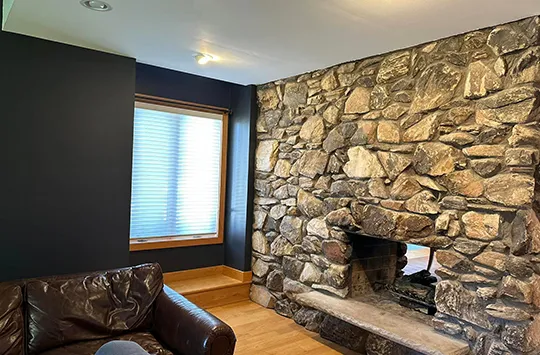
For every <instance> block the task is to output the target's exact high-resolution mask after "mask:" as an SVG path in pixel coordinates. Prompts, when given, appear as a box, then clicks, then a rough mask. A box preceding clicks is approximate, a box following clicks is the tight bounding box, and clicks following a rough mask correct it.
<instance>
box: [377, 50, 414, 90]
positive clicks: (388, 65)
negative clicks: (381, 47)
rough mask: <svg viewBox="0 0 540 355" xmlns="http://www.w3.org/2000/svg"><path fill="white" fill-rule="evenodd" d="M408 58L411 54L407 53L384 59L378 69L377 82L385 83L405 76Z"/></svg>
mask: <svg viewBox="0 0 540 355" xmlns="http://www.w3.org/2000/svg"><path fill="white" fill-rule="evenodd" d="M410 58H411V53H410V52H408V51H406V52H399V53H395V54H392V55H389V56H388V57H386V58H385V60H384V61H383V62H382V63H381V67H380V68H379V74H378V75H377V82H379V83H386V82H389V81H393V80H395V79H397V78H399V77H402V76H403V75H406V74H407V73H408V72H409V62H410Z"/></svg>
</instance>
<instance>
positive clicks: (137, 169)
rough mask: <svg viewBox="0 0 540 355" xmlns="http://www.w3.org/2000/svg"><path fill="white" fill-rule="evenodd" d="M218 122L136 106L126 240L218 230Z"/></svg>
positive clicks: (212, 118)
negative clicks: (128, 237) (128, 223)
mask: <svg viewBox="0 0 540 355" xmlns="http://www.w3.org/2000/svg"><path fill="white" fill-rule="evenodd" d="M221 138H222V116H220V115H217V114H207V113H202V112H195V111H188V110H183V109H176V108H171V107H165V106H158V105H151V104H146V103H136V105H135V120H134V137H133V174H132V188H131V190H132V191H131V225H130V227H131V228H130V230H131V232H130V235H131V238H152V237H164V236H199V235H207V234H215V233H217V229H218V216H219V205H220V179H221V166H220V165H221Z"/></svg>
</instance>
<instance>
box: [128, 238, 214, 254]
mask: <svg viewBox="0 0 540 355" xmlns="http://www.w3.org/2000/svg"><path fill="white" fill-rule="evenodd" d="M213 244H223V236H218V235H205V236H201V237H196V236H182V237H162V238H137V239H131V240H130V241H129V251H142V250H155V249H170V248H182V247H192V246H197V245H213Z"/></svg>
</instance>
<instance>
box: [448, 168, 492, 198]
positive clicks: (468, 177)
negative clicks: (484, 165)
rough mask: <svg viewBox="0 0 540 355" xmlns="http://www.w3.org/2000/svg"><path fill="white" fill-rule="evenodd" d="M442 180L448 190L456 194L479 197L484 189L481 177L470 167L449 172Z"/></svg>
mask: <svg viewBox="0 0 540 355" xmlns="http://www.w3.org/2000/svg"><path fill="white" fill-rule="evenodd" d="M443 181H444V186H445V187H446V188H447V189H448V191H450V192H451V193H453V194H456V195H463V196H466V197H480V196H481V195H482V192H483V191H484V184H483V181H482V178H481V177H480V176H478V175H476V173H474V171H472V170H470V169H467V170H459V171H454V172H451V173H449V174H448V175H446V176H445V177H444V178H443Z"/></svg>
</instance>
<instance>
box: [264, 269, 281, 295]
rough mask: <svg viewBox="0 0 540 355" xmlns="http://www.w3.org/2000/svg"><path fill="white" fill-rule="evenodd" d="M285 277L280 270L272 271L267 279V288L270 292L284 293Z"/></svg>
mask: <svg viewBox="0 0 540 355" xmlns="http://www.w3.org/2000/svg"><path fill="white" fill-rule="evenodd" d="M284 279H285V275H284V274H283V272H281V271H280V270H273V271H271V272H270V273H269V274H268V276H267V277H266V288H268V289H269V290H270V291H276V292H281V291H283V280H284Z"/></svg>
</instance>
